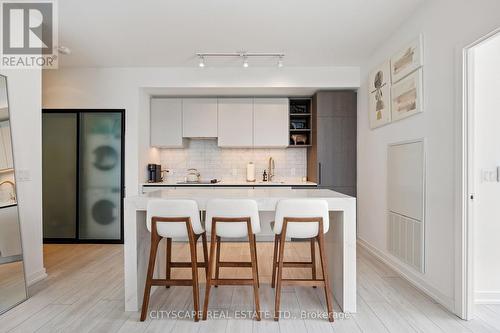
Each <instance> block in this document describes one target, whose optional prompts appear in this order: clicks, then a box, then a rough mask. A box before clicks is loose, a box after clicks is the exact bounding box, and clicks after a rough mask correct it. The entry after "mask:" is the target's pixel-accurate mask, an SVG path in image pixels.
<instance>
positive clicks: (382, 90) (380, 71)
mask: <svg viewBox="0 0 500 333" xmlns="http://www.w3.org/2000/svg"><path fill="white" fill-rule="evenodd" d="M390 82H391V81H390V64H389V61H386V62H384V63H383V64H382V65H380V66H378V67H377V68H376V69H375V70H373V71H372V72H371V73H370V75H369V77H368V97H369V101H368V104H369V105H368V109H369V112H370V127H371V128H377V127H380V126H383V125H386V124H389V123H390V122H391V83H390Z"/></svg>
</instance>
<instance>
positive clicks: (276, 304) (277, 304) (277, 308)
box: [274, 222, 286, 321]
mask: <svg viewBox="0 0 500 333" xmlns="http://www.w3.org/2000/svg"><path fill="white" fill-rule="evenodd" d="M285 234H286V222H285V223H283V230H282V231H281V239H280V249H279V254H278V258H279V263H278V276H277V277H276V280H277V285H276V297H275V299H274V320H275V321H278V320H279V317H280V300H281V279H282V277H283V259H284V256H285Z"/></svg>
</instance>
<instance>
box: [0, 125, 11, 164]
mask: <svg viewBox="0 0 500 333" xmlns="http://www.w3.org/2000/svg"><path fill="white" fill-rule="evenodd" d="M13 167H14V163H13V160H12V141H11V139H10V123H9V121H8V120H6V121H1V122H0V170H5V169H12V168H13Z"/></svg>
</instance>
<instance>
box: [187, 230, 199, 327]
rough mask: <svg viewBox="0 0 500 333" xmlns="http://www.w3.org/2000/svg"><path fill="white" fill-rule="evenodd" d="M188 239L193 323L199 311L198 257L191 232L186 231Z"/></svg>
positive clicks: (194, 239)
mask: <svg viewBox="0 0 500 333" xmlns="http://www.w3.org/2000/svg"><path fill="white" fill-rule="evenodd" d="M188 234H189V236H188V238H189V251H190V253H191V270H192V271H191V273H192V274H191V275H192V281H193V308H194V321H198V320H199V316H198V312H199V311H200V304H199V301H200V296H199V289H198V288H199V286H198V255H197V252H196V240H197V238H195V236H194V235H193V232H192V231H191V230H188Z"/></svg>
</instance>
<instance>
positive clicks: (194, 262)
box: [141, 199, 208, 321]
mask: <svg viewBox="0 0 500 333" xmlns="http://www.w3.org/2000/svg"><path fill="white" fill-rule="evenodd" d="M146 226H147V228H148V231H149V232H151V250H150V254H149V265H148V273H147V277H146V286H145V288H144V299H143V302H142V312H141V321H144V320H145V319H146V315H147V311H148V305H149V296H150V292H151V286H166V287H167V288H168V287H169V286H192V287H193V305H194V311H195V315H194V321H198V318H199V316H198V313H199V286H198V268H205V273H206V274H208V251H207V235H206V233H205V230H204V229H203V226H202V225H201V221H200V211H199V209H198V204H197V203H196V201H194V200H160V199H159V200H150V201H149V202H148V206H147V217H146ZM200 236H201V238H202V243H203V257H204V262H198V259H197V253H196V243H197V241H198V239H199V238H200ZM174 237H182V238H184V237H187V238H188V240H189V250H190V254H191V262H172V261H171V258H172V238H174ZM163 238H166V239H167V253H166V255H167V272H166V277H165V279H154V278H153V273H154V269H155V262H156V253H157V250H158V244H159V243H160V241H161V240H162V239H163ZM174 267H184V268H189V267H190V268H191V271H192V278H191V279H171V278H170V270H171V268H174Z"/></svg>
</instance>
